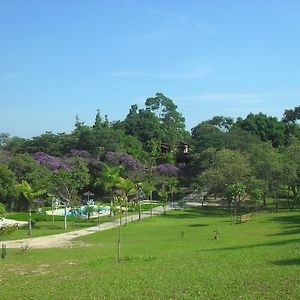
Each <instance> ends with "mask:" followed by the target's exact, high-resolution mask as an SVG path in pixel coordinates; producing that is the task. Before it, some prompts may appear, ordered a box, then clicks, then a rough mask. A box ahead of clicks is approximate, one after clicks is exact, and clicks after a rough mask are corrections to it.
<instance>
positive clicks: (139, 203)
mask: <svg viewBox="0 0 300 300" xmlns="http://www.w3.org/2000/svg"><path fill="white" fill-rule="evenodd" d="M140 220H141V201H139V221H140Z"/></svg>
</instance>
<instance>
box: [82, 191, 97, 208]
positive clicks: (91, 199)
mask: <svg viewBox="0 0 300 300" xmlns="http://www.w3.org/2000/svg"><path fill="white" fill-rule="evenodd" d="M83 196H84V197H85V199H84V200H83V201H84V203H83V204H90V205H93V204H94V196H95V194H94V193H92V192H90V191H87V192H86V193H84V194H83Z"/></svg>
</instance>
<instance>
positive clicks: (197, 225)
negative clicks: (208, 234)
mask: <svg viewBox="0 0 300 300" xmlns="http://www.w3.org/2000/svg"><path fill="white" fill-rule="evenodd" d="M203 226H207V224H191V225H189V227H203Z"/></svg>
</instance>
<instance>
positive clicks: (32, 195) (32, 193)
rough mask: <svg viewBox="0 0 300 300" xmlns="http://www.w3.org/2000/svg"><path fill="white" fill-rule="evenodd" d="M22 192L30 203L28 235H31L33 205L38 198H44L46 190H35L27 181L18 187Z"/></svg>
mask: <svg viewBox="0 0 300 300" xmlns="http://www.w3.org/2000/svg"><path fill="white" fill-rule="evenodd" d="M17 187H18V189H19V190H20V192H21V193H22V194H23V195H24V197H25V198H26V199H27V201H28V212H29V220H28V235H31V233H32V218H31V212H32V204H33V200H34V199H37V198H38V197H40V196H42V195H43V194H45V193H46V190H43V189H39V190H34V189H33V187H32V186H31V185H30V184H29V183H28V182H27V181H25V180H23V181H22V182H21V183H19V184H18V185H17Z"/></svg>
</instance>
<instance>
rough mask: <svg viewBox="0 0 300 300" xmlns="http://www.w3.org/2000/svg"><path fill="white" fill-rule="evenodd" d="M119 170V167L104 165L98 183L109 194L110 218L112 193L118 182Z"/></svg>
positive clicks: (120, 168)
mask: <svg viewBox="0 0 300 300" xmlns="http://www.w3.org/2000/svg"><path fill="white" fill-rule="evenodd" d="M121 170H122V167H120V166H116V167H114V166H108V165H104V168H103V170H102V172H101V176H100V180H99V181H98V184H99V183H100V184H101V185H102V186H103V187H104V190H105V191H107V192H109V195H110V217H111V216H112V215H113V193H114V190H115V188H116V187H117V185H118V183H119V181H120V173H121Z"/></svg>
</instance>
